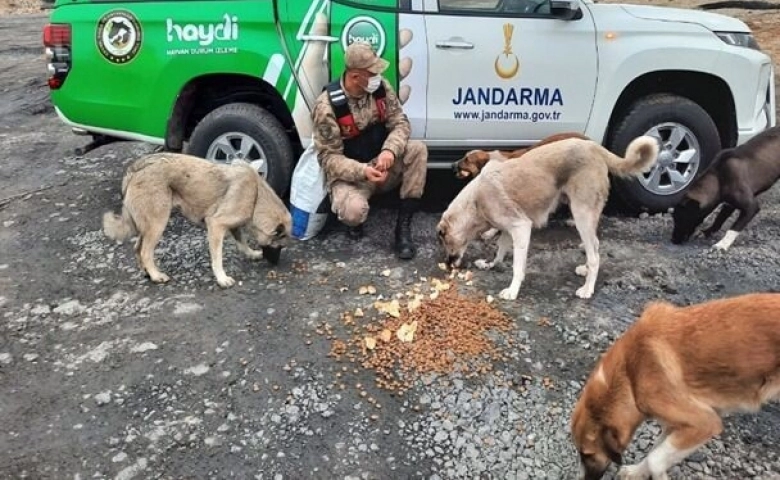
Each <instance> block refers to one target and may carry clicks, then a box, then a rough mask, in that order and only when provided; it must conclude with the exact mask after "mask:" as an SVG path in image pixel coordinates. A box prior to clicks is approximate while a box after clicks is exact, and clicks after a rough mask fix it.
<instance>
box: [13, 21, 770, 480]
mask: <svg viewBox="0 0 780 480" xmlns="http://www.w3.org/2000/svg"><path fill="white" fill-rule="evenodd" d="M45 21H46V19H45V17H44V16H41V15H33V16H30V15H25V16H13V17H9V16H3V17H0V77H1V78H2V83H1V84H0V181H1V183H0V184H1V185H2V190H1V191H2V194H0V311H1V312H2V320H1V321H0V424H2V427H3V428H2V429H0V478H36V479H39V478H41V479H42V478H46V479H49V478H51V479H63V478H74V479H76V478H80V479H85V478H96V479H98V478H117V479H125V480H126V479H130V478H139V479H140V478H262V479H268V478H274V479H277V478H284V479H286V478H328V479H329V478H355V479H373V478H381V479H391V478H393V479H395V478H434V479H435V478H448V479H449V478H466V477H468V478H475V477H495V478H566V479H569V478H575V472H576V468H575V466H576V461H577V459H576V455H575V453H574V451H573V450H572V447H571V445H570V441H569V434H568V417H569V414H570V412H571V407H572V404H573V402H574V400H575V399H576V397H577V395H578V392H579V389H580V388H581V383H580V382H581V381H582V380H583V378H584V377H585V376H586V374H587V373H588V371H589V369H590V368H591V366H592V365H593V362H594V360H595V358H596V357H597V356H598V354H599V352H601V351H603V350H604V349H605V348H606V347H607V346H608V345H609V344H610V343H611V342H612V340H614V338H615V337H616V335H618V334H619V333H620V332H622V331H623V330H624V329H625V328H626V327H627V325H628V324H630V322H631V321H632V320H633V319H634V318H635V316H636V315H637V314H638V313H639V312H640V311H641V309H642V308H643V306H644V304H645V303H646V302H647V301H649V300H655V299H666V300H669V301H671V302H675V303H679V304H686V303H691V302H697V301H702V300H705V299H710V298H718V297H723V296H727V295H734V294H738V293H743V292H753V291H768V290H771V289H777V288H778V286H780V191H778V189H777V188H775V189H774V190H772V191H770V192H769V193H767V194H766V195H765V196H764V198H763V210H762V212H761V213H760V215H759V216H758V217H757V218H756V220H755V221H754V222H753V223H752V224H751V225H750V227H749V228H748V231H747V232H746V233H745V234H744V235H742V236H740V237H739V239H738V240H737V242H736V244H735V246H734V247H733V249H732V251H730V252H729V253H727V254H723V253H718V252H713V251H711V250H710V249H709V248H708V247H709V246H710V245H711V244H712V241H708V240H703V239H702V240H697V241H694V242H693V243H691V244H688V245H685V246H680V247H677V246H673V245H671V244H670V242H669V235H670V231H671V219H670V217H669V216H668V215H666V216H654V217H649V218H616V217H607V218H605V219H604V220H603V224H602V226H601V229H600V236H601V241H602V247H601V248H602V250H601V251H602V259H603V260H602V264H603V266H602V272H601V274H600V279H599V282H598V284H597V292H596V295H595V297H594V299H593V300H591V301H582V300H578V299H576V298H575V297H574V290H575V289H576V287H577V286H578V282H579V281H580V279H579V278H578V277H576V276H575V275H574V266H575V265H576V264H577V263H578V262H579V261H580V256H581V252H580V250H579V241H578V239H577V236H576V232H575V231H574V229H573V228H571V227H570V226H568V225H566V223H565V222H563V221H559V222H553V223H552V224H551V225H550V227H549V228H548V229H547V230H544V231H540V232H537V233H535V234H534V237H533V239H532V247H531V252H530V256H529V260H528V261H529V271H528V276H527V278H526V282H525V283H524V285H523V287H522V289H521V292H520V297H519V298H518V300H517V301H515V302H498V308H499V309H500V310H502V311H504V312H506V313H507V314H508V315H509V316H510V317H511V318H513V319H514V326H513V328H512V329H511V330H510V331H509V332H507V333H506V334H503V335H502V336H501V338H500V339H499V340H500V341H502V342H504V343H505V344H508V343H509V342H510V341H511V343H512V345H513V347H512V350H511V351H512V354H511V356H510V358H509V359H508V360H507V361H506V362H503V363H500V364H497V365H496V366H495V368H494V369H493V371H492V372H490V373H485V374H484V375H480V376H478V377H476V378H466V377H465V376H462V375H456V374H450V375H439V376H436V375H429V376H425V377H424V378H422V379H421V380H420V381H419V382H418V383H417V385H416V387H415V389H413V390H412V391H411V392H409V393H408V394H406V395H403V396H399V395H391V394H390V393H389V392H387V391H385V390H382V389H379V388H377V387H376V386H375V382H374V377H373V376H372V374H371V372H369V371H366V370H364V369H362V368H361V367H360V366H359V365H357V364H352V363H350V362H339V361H337V360H335V359H333V358H332V357H330V356H329V355H328V354H329V352H330V351H331V348H332V347H333V340H336V339H344V338H347V336H348V335H349V333H350V331H351V330H350V329H349V328H348V327H347V326H345V325H344V323H343V322H342V320H341V314H342V313H344V312H354V311H355V310H356V309H357V308H361V309H362V310H364V311H366V312H370V311H371V309H372V304H373V301H374V300H375V299H376V297H377V295H382V296H383V297H384V298H388V297H390V296H392V295H395V294H399V293H404V292H406V291H408V290H409V289H411V288H413V287H414V285H415V284H419V283H420V282H421V280H420V277H428V278H433V277H437V278H438V277H442V272H441V271H440V270H439V268H438V266H437V263H438V262H439V261H440V258H439V255H440V252H439V251H438V248H437V246H436V240H435V235H434V225H435V223H436V221H437V220H438V217H439V214H438V213H435V212H433V213H426V214H424V215H421V216H419V217H418V218H416V220H415V229H416V233H415V236H416V239H417V240H418V241H419V242H420V244H421V245H422V248H421V251H420V253H419V258H418V259H417V260H416V261H415V262H413V263H400V262H398V261H396V260H395V258H394V257H393V256H392V254H391V252H390V242H391V239H392V232H391V229H392V225H393V217H392V214H391V213H390V212H388V211H382V210H379V211H375V212H372V215H371V217H370V220H369V224H368V226H367V232H368V236H367V238H365V239H363V240H362V241H361V242H359V243H354V242H352V241H349V240H348V239H347V238H346V236H345V235H344V234H343V232H341V231H335V232H332V233H330V234H328V235H326V236H323V237H321V238H317V239H316V240H313V241H311V242H306V243H298V244H295V245H294V246H293V247H292V248H290V249H288V250H286V251H285V252H284V254H283V259H282V263H281V265H280V266H279V267H278V268H276V269H272V268H271V267H270V266H269V265H268V264H266V263H264V262H262V261H260V262H249V261H246V260H244V259H243V258H242V257H241V256H239V255H238V254H237V252H236V249H235V247H234V245H233V244H232V243H230V242H228V244H227V246H226V262H225V266H226V269H227V270H228V272H229V273H231V274H232V275H233V276H234V277H235V278H236V279H237V280H239V281H240V284H239V285H237V286H235V287H234V288H232V289H230V290H221V289H219V288H218V287H216V285H215V282H214V281H213V277H212V274H211V271H210V268H209V265H208V263H209V262H208V256H207V248H206V244H205V240H204V235H203V232H202V231H201V230H198V229H197V228H195V227H192V226H190V225H188V224H185V223H184V222H182V221H181V220H180V219H178V218H176V219H175V220H174V221H173V223H172V224H171V226H170V227H169V229H168V230H167V231H166V235H165V237H164V239H163V242H162V243H161V244H160V246H159V248H158V251H157V258H158V259H159V263H160V265H161V268H162V269H163V270H164V271H166V272H167V273H169V274H170V275H171V277H172V278H173V281H172V283H170V284H168V285H165V286H157V285H152V284H150V283H149V282H148V281H147V280H146V279H145V278H144V277H143V276H142V275H141V274H140V273H139V272H138V270H137V268H136V267H135V265H134V260H133V255H132V253H131V247H130V246H129V245H115V244H113V243H111V242H109V241H108V240H107V239H106V238H105V237H104V236H103V235H102V233H101V232H100V217H101V215H102V213H103V212H104V211H105V210H108V209H117V208H118V207H119V202H120V197H119V186H120V179H121V175H122V172H123V169H124V167H125V165H126V164H127V163H128V162H129V161H131V160H132V159H134V158H135V157H137V156H138V155H140V154H141V153H143V152H146V151H149V150H150V147H149V146H146V145H143V144H138V143H122V144H114V145H111V146H107V147H103V148H101V149H99V150H96V151H94V152H91V153H89V154H88V155H86V156H85V157H76V156H74V155H73V153H72V152H73V149H74V148H75V147H77V146H81V145H83V144H84V143H86V139H83V138H79V137H76V136H73V135H72V134H71V133H70V132H69V130H68V129H67V128H66V127H65V126H64V125H63V124H62V123H61V122H60V121H59V120H58V119H57V118H56V115H55V113H54V111H53V109H52V107H51V104H50V103H49V101H48V92H47V89H46V86H45V81H44V79H45V72H44V61H43V59H42V56H41V46H40V31H41V28H42V26H43V24H44V23H45ZM430 188H433V187H430ZM491 248H492V247H490V246H484V245H483V246H478V247H477V248H476V249H475V250H474V251H472V252H471V253H470V254H469V259H470V260H473V259H475V258H478V257H479V256H480V254H485V253H486V252H489V251H492V250H491ZM510 274H511V272H510V270H509V269H508V268H506V269H504V270H501V271H499V272H491V273H485V272H474V278H473V286H466V285H462V289H463V290H462V291H463V293H464V294H468V295H478V296H480V298H484V296H485V295H487V294H491V295H493V296H495V295H496V294H497V292H498V291H499V290H500V289H501V288H503V287H504V286H506V285H507V284H508V281H509V277H510ZM367 285H371V286H374V287H375V288H376V294H374V295H371V294H361V293H360V287H361V286H367ZM359 321H360V320H358V322H359ZM325 324H328V325H329V327H330V328H328V327H325ZM324 331H330V332H332V333H327V332H326V333H323V332H324ZM364 392H365V393H364ZM377 405H379V406H377ZM657 432H658V428H657V426H655V425H650V426H648V427H646V428H644V429H643V430H642V431H641V432H640V433H639V434H638V436H637V438H636V439H635V442H634V444H633V446H632V449H631V451H630V452H629V455H628V456H627V461H631V460H632V459H635V458H637V457H638V456H640V455H642V454H643V453H645V452H647V450H648V449H649V448H650V445H651V440H652V436H653V435H654V434H656V433H657ZM778 444H780V409H779V408H778V407H777V406H770V407H768V408H766V409H764V410H763V411H762V412H761V413H759V414H757V415H753V416H736V417H732V418H731V419H729V420H727V422H726V431H725V432H724V433H723V435H721V436H720V437H719V438H718V439H716V440H715V441H713V442H711V443H710V444H708V445H707V447H706V448H704V449H702V450H701V451H700V452H698V453H696V454H695V455H693V456H692V457H691V458H690V460H689V461H687V462H685V463H684V465H682V466H681V467H679V468H676V469H675V470H674V471H673V472H672V473H673V478H685V479H688V478H720V479H745V478H761V479H770V478H780V451H778V448H777V445H778Z"/></svg>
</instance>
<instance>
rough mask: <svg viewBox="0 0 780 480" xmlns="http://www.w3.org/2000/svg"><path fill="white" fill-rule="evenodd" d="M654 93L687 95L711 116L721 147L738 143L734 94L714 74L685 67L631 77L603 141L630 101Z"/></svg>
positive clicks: (609, 137) (625, 111) (606, 142)
mask: <svg viewBox="0 0 780 480" xmlns="http://www.w3.org/2000/svg"><path fill="white" fill-rule="evenodd" d="M654 94H670V95H677V96H680V97H684V98H687V99H689V100H691V101H692V102H694V103H696V104H698V105H699V106H701V107H702V108H703V109H704V110H705V111H706V112H707V114H708V115H709V116H710V117H711V118H712V120H713V121H714V122H715V125H716V126H717V129H718V133H719V135H720V143H721V147H722V148H727V147H733V146H735V145H736V143H737V133H738V132H737V116H736V106H735V104H734V96H733V94H732V92H731V89H730V88H729V86H728V84H727V83H726V82H725V81H723V79H721V78H718V77H717V76H715V75H711V74H708V73H703V72H695V71H685V70H659V71H654V72H649V73H645V74H643V75H641V76H639V77H637V78H635V79H634V80H632V81H631V82H630V83H629V84H628V85H626V87H625V88H624V89H623V91H622V92H621V93H620V96H619V97H618V99H617V101H616V103H615V106H614V108H613V109H612V114H611V115H610V118H609V121H608V124H607V125H608V127H607V132H606V135H604V137H603V138H604V143H605V144H609V143H610V140H611V138H612V135H614V132H615V129H616V128H617V126H618V125H619V124H620V120H621V119H622V118H623V117H624V116H625V115H626V113H627V112H628V110H629V109H630V108H631V105H632V104H633V103H634V102H636V101H637V100H639V99H642V98H645V97H648V96H650V95H654Z"/></svg>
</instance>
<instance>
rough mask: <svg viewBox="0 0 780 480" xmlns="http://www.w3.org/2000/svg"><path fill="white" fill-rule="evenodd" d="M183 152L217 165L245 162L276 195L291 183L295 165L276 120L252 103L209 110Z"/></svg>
mask: <svg viewBox="0 0 780 480" xmlns="http://www.w3.org/2000/svg"><path fill="white" fill-rule="evenodd" d="M186 152H187V153H188V154H190V155H195V156H197V157H201V158H205V159H208V160H213V161H216V162H228V163H229V162H231V161H232V160H234V159H236V158H241V159H244V160H246V161H247V162H249V163H250V164H252V166H253V167H255V168H256V169H257V171H258V172H259V173H260V175H262V176H263V177H264V178H265V179H266V181H267V182H268V184H269V185H271V187H272V188H273V189H274V190H275V191H276V193H278V194H279V195H283V194H284V193H285V191H286V190H287V186H288V185H289V183H290V175H291V174H292V166H293V162H294V160H293V149H292V145H291V144H290V138H289V137H288V136H287V133H286V132H285V131H284V128H282V125H281V124H280V123H279V121H278V120H277V119H276V117H274V116H273V115H271V114H270V113H268V112H267V111H266V110H264V109H262V108H260V107H258V106H257V105H253V104H251V103H229V104H227V105H223V106H221V107H219V108H216V109H214V110H212V111H211V112H210V113H209V114H208V115H206V116H205V117H203V119H202V120H201V121H200V122H198V124H197V125H196V126H195V129H194V130H193V131H192V135H190V141H189V144H188V145H187V149H186Z"/></svg>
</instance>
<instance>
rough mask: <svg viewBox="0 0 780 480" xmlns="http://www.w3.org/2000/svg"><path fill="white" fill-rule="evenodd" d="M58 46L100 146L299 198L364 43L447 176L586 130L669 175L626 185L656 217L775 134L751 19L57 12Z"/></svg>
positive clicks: (471, 11) (187, 3) (226, 10)
mask: <svg viewBox="0 0 780 480" xmlns="http://www.w3.org/2000/svg"><path fill="white" fill-rule="evenodd" d="M50 22H51V23H50V24H48V25H47V26H46V27H45V30H44V32H43V33H44V35H43V40H44V44H45V48H46V52H47V62H48V70H49V86H50V88H51V97H52V100H53V103H54V105H55V107H56V111H57V113H58V115H59V116H60V118H61V119H62V120H63V121H64V122H65V123H67V124H68V125H70V126H72V128H73V130H74V131H75V132H76V133H81V134H89V135H92V136H93V141H92V142H91V143H90V144H89V145H88V146H87V149H89V148H93V147H96V146H99V145H103V144H105V143H107V142H111V141H114V140H116V139H132V140H142V141H145V142H150V143H153V144H158V145H161V146H164V147H165V148H166V149H169V150H172V151H185V152H188V153H192V154H194V155H198V156H202V157H205V158H210V159H214V160H229V159H231V158H235V157H242V158H245V159H247V160H249V161H251V162H253V163H254V164H255V165H256V166H257V168H258V170H259V171H260V172H262V173H263V174H264V175H265V176H266V178H267V179H268V180H269V182H270V183H271V184H272V185H273V186H274V188H275V189H276V190H277V191H279V192H283V191H284V190H286V189H287V188H288V186H289V182H290V176H291V173H292V170H293V167H294V164H295V161H296V159H297V156H298V154H299V153H300V152H301V150H302V148H303V147H305V146H306V145H307V144H308V142H310V141H311V119H310V106H311V105H312V103H313V100H314V98H315V97H316V96H317V95H318V94H319V92H320V91H321V89H322V87H323V86H324V85H326V84H327V83H328V82H329V81H331V80H332V79H335V78H337V77H338V76H339V74H340V73H341V71H342V68H343V52H344V49H345V48H346V46H347V45H349V43H350V42H353V41H355V40H358V39H360V40H365V41H368V42H370V43H371V44H372V45H374V46H375V48H376V50H377V52H378V53H379V54H380V55H381V56H382V57H384V58H385V59H387V60H388V61H389V62H390V64H391V68H390V69H389V70H388V72H387V75H386V76H387V78H388V79H389V81H390V82H391V83H392V84H393V85H395V86H396V89H397V90H398V93H399V97H400V98H401V99H402V101H403V103H404V108H405V110H406V112H407V114H408V116H409V119H410V121H411V123H412V127H413V137H415V138H418V139H421V140H423V141H425V142H426V143H427V145H428V147H429V150H430V152H431V156H430V167H431V168H442V167H444V168H449V165H450V163H451V162H452V160H454V159H455V158H456V157H457V155H458V154H459V153H461V152H463V151H465V150H467V149H472V148H505V147H507V148H509V147H518V146H523V145H528V144H532V143H534V142H536V141H538V140H540V139H542V138H543V137H546V136H548V135H550V134H554V133H559V132H564V131H568V132H570V131H576V132H581V133H584V134H585V135H587V136H589V137H590V138H592V139H594V140H597V141H599V142H601V143H602V144H604V145H605V146H606V147H607V148H609V149H611V150H612V151H614V152H616V153H623V151H624V150H625V148H626V146H627V145H628V142H629V141H630V140H631V139H633V138H634V137H636V136H638V135H642V134H649V135H653V136H655V137H657V138H658V140H659V142H660V143H661V146H662V149H661V153H660V156H659V161H658V163H657V166H656V167H655V168H654V169H653V170H652V171H651V172H649V173H648V174H647V175H645V176H644V177H643V178H641V179H639V180H635V181H631V182H625V183H624V182H620V183H618V184H617V185H616V190H617V192H618V194H619V195H620V198H621V200H622V201H624V202H626V204H628V205H631V206H633V207H637V208H644V209H647V210H650V211H660V210H665V209H667V208H668V207H670V206H673V205H674V204H675V203H676V202H677V200H678V199H679V198H680V196H681V195H682V193H683V192H684V191H685V189H686V187H687V186H688V185H689V184H690V182H691V181H692V180H693V178H694V177H695V176H696V175H697V174H698V173H699V172H701V171H702V170H703V169H704V168H705V167H706V166H707V164H708V163H709V162H710V161H711V159H712V158H713V156H714V155H715V153H716V152H717V151H718V150H719V149H721V148H724V147H731V146H734V145H737V144H741V143H742V142H744V141H746V140H748V139H749V138H751V137H752V136H754V135H756V134H757V133H759V132H761V131H762V130H764V129H766V128H767V127H770V126H773V125H774V124H775V93H774V88H775V86H774V73H773V65H772V62H771V60H770V58H769V56H767V55H766V54H765V53H763V52H762V51H761V50H760V48H759V46H758V45H757V43H756V41H755V39H754V38H753V36H752V34H751V32H750V30H749V28H748V27H747V26H746V25H745V24H744V23H743V22H741V21H739V20H737V19H734V18H731V17H727V16H722V15H716V14H711V13H706V12H702V11H694V10H682V9H673V8H660V7H647V6H637V5H617V4H599V3H594V2H591V1H588V0H211V1H207V0H148V1H130V0H126V1H121V0H119V1H117V0H57V1H56V3H55V5H54V8H53V10H52V11H51V19H50Z"/></svg>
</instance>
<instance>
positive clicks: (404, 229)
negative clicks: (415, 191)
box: [395, 198, 420, 260]
mask: <svg viewBox="0 0 780 480" xmlns="http://www.w3.org/2000/svg"><path fill="white" fill-rule="evenodd" d="M419 209H420V199H418V198H404V199H402V200H401V207H400V209H399V210H398V219H397V220H396V222H395V251H396V254H397V255H398V258H400V259H401V260H411V259H412V258H414V256H415V255H417V246H416V245H415V244H414V242H413V241H412V218H413V217H414V214H415V213H416V212H417V211H418V210H419Z"/></svg>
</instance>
